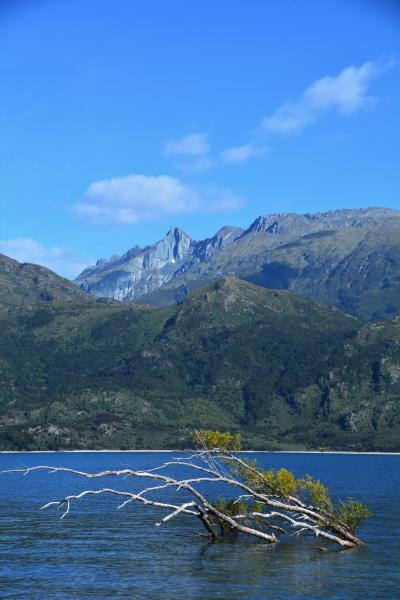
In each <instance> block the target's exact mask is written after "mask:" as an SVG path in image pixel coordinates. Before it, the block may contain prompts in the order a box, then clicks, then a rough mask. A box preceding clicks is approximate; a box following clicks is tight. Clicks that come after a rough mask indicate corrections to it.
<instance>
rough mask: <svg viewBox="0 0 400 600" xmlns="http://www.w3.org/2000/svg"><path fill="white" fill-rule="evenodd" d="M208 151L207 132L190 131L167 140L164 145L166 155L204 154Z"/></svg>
mask: <svg viewBox="0 0 400 600" xmlns="http://www.w3.org/2000/svg"><path fill="white" fill-rule="evenodd" d="M209 151H210V144H209V143H208V133H192V134H191V135H186V136H184V137H181V138H177V139H172V140H168V141H167V143H166V144H165V146H164V152H165V154H166V155H167V156H205V155H206V154H208V153H209Z"/></svg>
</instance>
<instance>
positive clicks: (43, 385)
mask: <svg viewBox="0 0 400 600" xmlns="http://www.w3.org/2000/svg"><path fill="white" fill-rule="evenodd" d="M1 326H2V333H3V335H2V336H1V338H0V447H1V448H3V449H45V448H49V449H58V448H135V447H136V448H162V447H177V446H180V447H183V446H186V445H188V444H189V443H190V432H191V431H192V430H193V429H194V428H226V429H229V430H231V431H233V432H238V431H241V432H242V434H243V436H244V439H245V441H246V443H247V444H248V446H250V447H253V448H290V447H291V448H296V447H297V448H302V447H340V448H350V449H361V448H365V449H384V450H389V449H396V448H399V442H398V439H399V432H400V410H399V404H400V403H399V401H398V398H399V392H400V389H399V388H400V348H399V342H398V340H399V339H400V337H399V335H398V334H399V333H400V332H399V328H400V322H399V321H392V322H390V321H388V322H385V323H379V324H370V325H367V326H364V327H362V325H361V323H360V322H359V321H357V320H356V319H354V318H353V317H349V316H347V315H344V314H343V313H341V312H340V311H338V310H336V309H332V308H329V307H326V306H323V305H321V304H317V303H314V302H311V301H308V300H305V299H303V298H300V297H298V296H295V295H293V294H291V293H289V292H284V291H274V290H268V289H262V288H259V287H257V286H254V285H252V284H249V283H246V282H244V281H240V280H237V279H224V280H220V281H218V282H216V283H213V284H209V285H207V286H206V287H204V288H201V289H199V290H198V291H197V292H195V293H194V294H193V295H192V296H189V297H187V298H186V299H185V300H184V301H183V302H182V303H180V304H178V305H175V306H169V307H166V308H150V307H141V306H138V305H133V304H119V303H104V302H99V301H97V302H94V301H90V302H87V301H86V299H85V301H84V302H82V301H81V299H80V298H79V297H77V298H76V299H74V300H71V298H70V296H69V295H67V298H66V299H64V300H61V299H60V300H58V301H53V302H49V301H39V302H38V303H37V304H36V305H35V306H31V307H30V310H24V311H21V310H19V311H9V312H8V313H7V314H6V315H3V316H2V317H1Z"/></svg>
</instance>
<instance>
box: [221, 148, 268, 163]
mask: <svg viewBox="0 0 400 600" xmlns="http://www.w3.org/2000/svg"><path fill="white" fill-rule="evenodd" d="M267 151H268V148H265V147H262V146H256V145H255V144H251V143H249V144H242V145H241V146H232V147H231V148H227V149H226V150H223V151H222V152H221V160H222V162H223V163H225V164H238V163H244V162H247V161H248V160H250V159H252V158H257V156H262V155H263V154H265V153H266V152H267Z"/></svg>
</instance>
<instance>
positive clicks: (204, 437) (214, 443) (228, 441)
mask: <svg viewBox="0 0 400 600" xmlns="http://www.w3.org/2000/svg"><path fill="white" fill-rule="evenodd" d="M193 437H194V440H195V442H196V444H197V445H198V447H199V449H200V450H202V449H205V448H207V449H208V450H220V451H221V452H229V451H231V452H238V451H239V450H241V448H242V441H241V436H240V433H236V434H233V433H229V432H228V431H227V432H221V431H213V430H211V429H200V430H199V431H195V432H194V436H193Z"/></svg>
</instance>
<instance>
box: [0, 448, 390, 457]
mask: <svg viewBox="0 0 400 600" xmlns="http://www.w3.org/2000/svg"><path fill="white" fill-rule="evenodd" d="M122 452H124V453H126V452H129V453H131V454H132V453H136V454H140V453H141V454H143V453H145V454H150V453H160V452H165V453H173V452H177V453H180V454H182V453H184V452H195V450H193V449H190V450H179V449H175V450H170V449H168V450H0V454H88V453H90V454H95V453H97V454H101V453H103V454H105V453H109V454H110V453H122ZM241 452H243V453H246V454H350V455H351V454H354V455H366V456H400V452H367V451H365V452H352V451H349V450H242V451H241Z"/></svg>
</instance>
